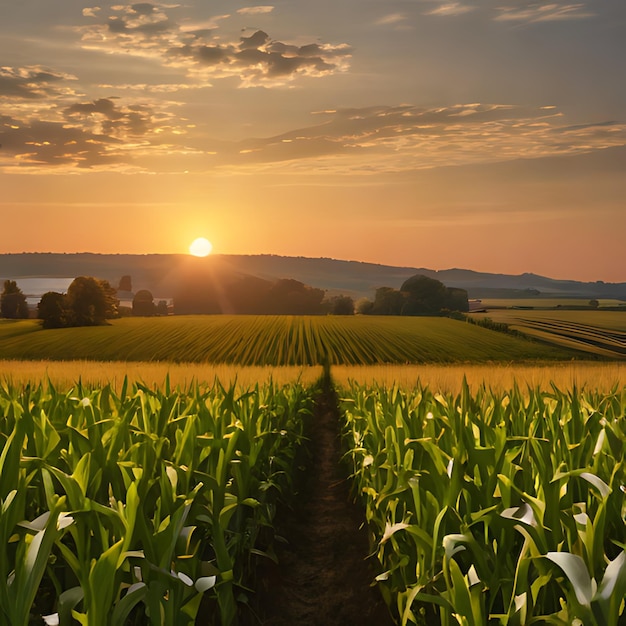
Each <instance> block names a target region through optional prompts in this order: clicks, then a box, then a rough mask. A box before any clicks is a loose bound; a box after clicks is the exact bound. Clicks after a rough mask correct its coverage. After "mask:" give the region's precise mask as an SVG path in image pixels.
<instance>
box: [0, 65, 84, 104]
mask: <svg viewBox="0 0 626 626" xmlns="http://www.w3.org/2000/svg"><path fill="white" fill-rule="evenodd" d="M74 80H77V79H76V77H75V76H73V75H71V74H67V73H65V72H59V71H55V70H51V69H49V68H46V67H43V66H41V65H33V66H29V67H20V68H13V67H0V98H2V97H11V98H25V99H29V100H30V99H34V100H36V99H42V98H50V97H54V96H55V95H59V94H65V95H69V94H72V93H74V92H73V89H72V88H71V87H69V86H68V85H67V84H65V81H74Z"/></svg>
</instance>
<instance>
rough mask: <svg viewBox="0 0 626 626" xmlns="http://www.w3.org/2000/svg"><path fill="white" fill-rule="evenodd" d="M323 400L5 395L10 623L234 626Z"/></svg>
mask: <svg viewBox="0 0 626 626" xmlns="http://www.w3.org/2000/svg"><path fill="white" fill-rule="evenodd" d="M311 401H312V397H311V392H310V391H305V390H304V388H303V387H302V386H300V385H299V384H297V383H294V384H291V385H290V386H288V387H284V388H280V389H279V388H277V387H276V386H274V385H272V384H265V385H264V386H261V387H259V386H257V387H255V388H252V389H250V390H249V391H248V392H245V393H240V392H239V391H236V388H235V387H234V386H232V387H230V388H224V387H221V386H220V385H219V384H216V385H214V386H213V387H202V386H200V385H195V386H193V387H189V388H187V389H183V390H181V389H179V388H176V389H171V388H170V387H169V383H167V382H166V384H165V386H164V389H163V391H160V390H152V389H149V388H147V387H145V386H142V385H140V384H133V385H132V386H131V385H126V384H125V385H124V386H123V387H122V389H121V391H120V392H119V393H116V392H114V391H113V389H112V388H111V387H109V386H105V387H102V388H100V389H86V388H83V387H81V386H80V385H78V386H75V387H73V388H72V389H71V390H70V391H69V392H59V391H57V390H56V389H55V388H53V387H52V386H51V385H48V386H43V385H38V386H27V387H22V388H18V387H16V386H11V385H9V384H7V383H5V384H3V385H0V416H1V422H0V507H1V513H0V577H1V579H2V581H4V582H3V584H2V585H0V623H1V624H4V625H6V626H27V625H28V624H29V623H36V624H42V623H44V622H45V623H47V624H59V623H60V624H61V625H63V624H77V623H79V624H83V625H84V626H87V625H89V626H114V625H122V624H125V625H132V624H149V625H151V626H152V625H154V626H156V625H159V626H165V625H167V626H172V625H180V626H188V625H190V624H194V623H195V622H196V618H197V616H198V614H199V612H200V611H202V615H203V623H206V624H211V623H213V624H232V623H235V621H236V615H237V604H238V603H241V602H242V601H245V594H246V588H247V587H246V585H247V584H248V583H249V580H250V576H251V573H252V570H253V566H254V563H255V560H256V559H258V558H265V557H269V558H272V538H273V537H272V522H273V518H274V514H275V509H276V504H277V502H278V501H279V500H280V499H281V498H282V497H284V496H286V495H287V494H288V492H289V489H290V480H291V475H292V471H291V469H292V467H291V466H292V463H293V460H294V456H295V454H296V450H297V448H298V446H299V445H300V442H301V440H302V437H303V434H302V433H303V423H304V421H305V420H304V419H303V418H304V416H305V415H306V414H308V412H309V410H310V406H311ZM42 618H43V620H44V621H43V622H42Z"/></svg>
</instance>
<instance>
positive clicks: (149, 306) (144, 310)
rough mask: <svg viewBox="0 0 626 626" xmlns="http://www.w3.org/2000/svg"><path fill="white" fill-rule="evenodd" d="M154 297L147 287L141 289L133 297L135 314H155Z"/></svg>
mask: <svg viewBox="0 0 626 626" xmlns="http://www.w3.org/2000/svg"><path fill="white" fill-rule="evenodd" d="M155 314H156V306H155V305H154V297H153V295H152V293H151V292H150V291H148V290H147V289H140V290H139V291H138V292H137V293H136V294H135V297H134V298H133V315H144V316H145V315H155Z"/></svg>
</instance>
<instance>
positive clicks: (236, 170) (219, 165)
mask: <svg viewBox="0 0 626 626" xmlns="http://www.w3.org/2000/svg"><path fill="white" fill-rule="evenodd" d="M4 12H5V9H3V13H4ZM625 24H626V8H625V5H624V4H623V3H621V2H613V1H608V2H606V3H603V4H602V5H601V6H598V3H593V2H591V0H584V1H578V2H576V3H568V2H567V1H561V0H555V1H552V0H551V1H550V2H547V1H543V0H540V1H538V2H535V3H531V4H528V3H525V2H520V1H519V0H503V1H502V2H496V1H495V0H493V1H492V0H483V1H482V2H478V0H465V1H464V2H454V3H451V2H444V0H416V1H415V2H413V3H406V2H402V1H401V0H368V1H367V2H363V0H359V1H358V2H357V0H346V1H345V2H343V3H331V2H326V1H323V2H319V3H308V2H304V1H303V0H293V1H290V2H286V0H283V1H281V2H277V3H274V4H272V5H254V6H250V5H247V6H244V4H243V3H242V5H241V6H235V5H234V4H233V3H232V2H225V1H224V2H215V3H211V7H210V8H208V7H207V5H206V3H200V2H195V1H192V2H190V3H187V4H185V5H184V6H183V5H176V6H175V5H165V4H163V5H160V4H157V3H139V4H128V5H123V4H116V5H109V4H106V3H105V4H101V5H100V6H99V7H95V6H94V7H91V8H85V5H84V3H76V2H74V1H72V0H60V1H59V2H58V3H55V7H54V11H53V10H52V9H51V8H50V5H49V3H48V2H45V1H44V0H31V1H30V2H28V3H12V4H11V5H10V7H9V8H8V9H6V16H5V17H4V18H3V20H2V22H1V23H0V144H1V146H0V189H1V194H0V252H23V251H52V252H76V251H91V252H107V253H108V252H112V253H117V252H119V253H150V252H158V253H168V252H177V253H178V252H184V251H186V250H187V248H188V246H189V243H190V242H191V241H192V240H193V239H195V238H196V237H199V236H205V237H207V238H209V239H210V240H211V241H212V242H213V244H214V250H215V252H220V253H227V254H230V253H241V254H255V253H271V254H284V255H296V256H298V255H300V256H311V257H320V256H326V257H334V258H340V259H354V260H361V261H370V262H376V263H384V264H391V265H406V266H413V267H429V268H432V269H446V268H450V267H463V268H467V269H474V270H479V271H488V272H497V273H512V274H519V273H522V272H534V273H537V274H542V275H545V276H550V277H554V278H571V279H578V280H588V281H595V280H604V281H607V282H608V281H610V282H626V263H624V260H623V258H624V253H623V251H622V248H623V239H624V233H626V201H625V200H624V199H625V198H626V176H624V173H625V172H626V120H625V119H624V114H623V112H624V111H626V87H625V86H624V81H622V80H619V79H618V77H620V76H622V77H623V75H624V74H625V73H626V72H625V70H626V44H625V43H624V42H625V41H626V40H625V39H624V38H623V37H622V35H623V28H624V25H625Z"/></svg>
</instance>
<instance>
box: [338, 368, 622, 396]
mask: <svg viewBox="0 0 626 626" xmlns="http://www.w3.org/2000/svg"><path fill="white" fill-rule="evenodd" d="M332 374H333V380H334V381H335V384H336V385H338V386H339V387H341V386H346V385H347V384H349V383H350V381H355V382H358V383H361V384H371V383H378V384H381V385H383V386H389V385H393V384H396V385H398V386H399V387H402V388H410V387H413V386H415V384H416V383H417V382H418V381H419V382H421V383H422V384H423V385H428V386H429V387H430V388H431V389H432V390H433V391H440V392H442V393H444V392H449V393H457V392H458V391H459V390H460V389H461V383H462V381H463V377H465V378H466V379H467V382H468V384H469V386H470V388H471V389H473V390H475V389H476V388H477V387H479V386H480V385H483V384H484V385H485V386H486V387H489V388H491V389H493V390H494V391H503V390H506V389H511V388H512V387H513V385H514V384H515V383H517V385H518V386H519V387H520V389H522V390H524V389H525V388H526V387H527V386H529V387H531V388H535V387H539V388H540V389H542V390H544V391H545V390H550V388H551V383H554V384H555V385H556V386H557V387H558V388H559V389H561V390H563V391H564V390H567V389H571V388H572V387H573V386H574V385H575V386H576V387H578V388H579V389H580V388H587V389H593V390H597V391H603V392H608V391H610V390H611V389H612V388H613V387H614V386H615V385H617V386H618V387H624V386H626V363H615V362H610V363H609V362H603V363H598V362H581V361H567V362H560V363H549V364H516V363H513V364H506V365H503V364H491V365H400V366H394V365H389V366H387V365H373V366H335V367H333V370H332Z"/></svg>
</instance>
